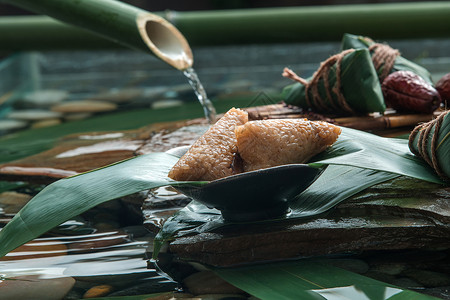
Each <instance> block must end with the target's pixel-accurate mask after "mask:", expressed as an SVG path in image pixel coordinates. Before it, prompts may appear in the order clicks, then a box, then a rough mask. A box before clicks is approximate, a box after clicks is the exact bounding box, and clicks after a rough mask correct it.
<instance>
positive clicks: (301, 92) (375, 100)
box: [282, 49, 386, 114]
mask: <svg viewBox="0 0 450 300" xmlns="http://www.w3.org/2000/svg"><path fill="white" fill-rule="evenodd" d="M336 76H337V75H336V66H333V68H331V70H330V74H329V75H328V81H329V82H328V84H329V86H330V87H333V86H334V85H335V83H336ZM340 76H341V86H340V89H341V91H342V94H343V95H344V98H345V99H346V101H347V103H348V105H349V106H350V107H351V108H352V109H353V110H355V111H356V112H359V113H368V112H384V110H385V109H386V105H385V103H384V99H383V95H382V92H381V86H380V83H379V80H378V75H377V73H376V70H375V68H374V66H373V64H372V59H371V57H370V53H369V51H368V50H367V49H358V50H355V51H354V52H353V53H349V54H347V55H346V56H344V58H343V60H342V64H341V74H340ZM311 79H312V77H311V78H309V79H308V80H311ZM330 89H331V88H330ZM318 91H319V94H320V96H321V98H322V99H324V101H326V102H327V105H328V109H327V110H325V111H327V112H334V113H336V109H334V110H333V106H332V104H331V103H338V100H337V96H336V94H335V92H334V91H333V92H331V93H330V95H331V97H332V98H333V99H334V100H333V101H330V100H327V99H328V97H327V93H326V88H325V85H324V83H323V82H322V81H319V84H318ZM282 95H283V97H284V99H285V101H286V103H289V104H294V105H297V106H300V107H303V108H311V107H310V106H309V104H308V101H306V88H305V86H304V85H303V84H301V83H294V84H291V85H288V86H286V87H285V88H284V89H283V91H282ZM330 102H331V103H330ZM339 108H341V109H339V110H338V111H341V112H342V113H347V114H348V112H346V111H345V110H343V109H342V107H339ZM318 112H319V111H318ZM322 112H323V110H322Z"/></svg>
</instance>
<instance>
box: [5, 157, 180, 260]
mask: <svg viewBox="0 0 450 300" xmlns="http://www.w3.org/2000/svg"><path fill="white" fill-rule="evenodd" d="M177 160H178V157H175V156H173V155H170V154H166V153H152V154H148V155H142V156H138V157H135V158H132V159H129V160H125V161H123V162H120V163H116V164H113V165H110V166H107V167H104V168H101V169H97V170H95V171H91V172H87V173H84V174H81V175H77V176H73V177H70V178H66V179H61V180H59V181H57V182H55V183H52V184H50V185H49V186H47V187H46V188H44V189H43V190H42V191H41V192H40V193H39V194H37V195H36V196H35V197H34V198H33V199H32V200H31V201H29V202H28V203H27V204H26V205H25V206H24V207H23V208H22V209H21V210H20V211H19V213H17V215H15V216H14V218H13V219H12V220H11V221H10V222H9V223H8V224H7V225H6V226H5V227H4V228H3V229H2V230H1V231H0V245H1V246H0V257H1V256H4V255H6V254H7V253H8V252H9V251H11V250H13V249H15V248H17V247H18V246H20V245H22V244H24V243H26V242H28V241H30V240H32V239H34V238H36V237H38V236H40V235H41V234H43V233H45V232H47V231H48V230H50V229H52V228H53V227H55V226H57V225H59V224H61V223H63V222H64V221H66V220H68V219H70V218H72V217H74V216H77V215H79V214H81V213H83V212H85V211H87V210H89V209H90V208H92V207H94V206H96V205H98V204H100V203H103V202H105V201H109V200H112V199H116V198H119V197H123V196H126V195H130V194H133V193H136V192H139V191H142V190H147V189H152V188H156V187H160V186H165V185H176V184H178V183H179V182H177V181H173V180H172V179H170V178H168V177H167V174H168V171H169V170H170V168H171V167H172V166H173V165H174V164H175V162H176V161H177Z"/></svg>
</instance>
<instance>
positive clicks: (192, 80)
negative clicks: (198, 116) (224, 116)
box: [183, 67, 216, 124]
mask: <svg viewBox="0 0 450 300" xmlns="http://www.w3.org/2000/svg"><path fill="white" fill-rule="evenodd" d="M183 74H184V76H186V78H187V79H188V81H189V84H190V85H191V87H192V88H193V89H194V92H195V95H196V96H197V99H198V101H199V102H200V104H201V105H202V107H203V111H204V113H205V117H206V118H207V119H208V121H209V123H210V124H212V123H214V122H215V121H216V109H215V108H214V105H213V104H212V102H211V100H209V99H208V96H207V95H206V91H205V88H204V87H203V85H202V83H201V82H200V79H199V78H198V75H197V73H196V72H195V70H194V68H192V67H189V68H187V69H185V70H183Z"/></svg>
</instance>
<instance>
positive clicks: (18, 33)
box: [0, 0, 450, 51]
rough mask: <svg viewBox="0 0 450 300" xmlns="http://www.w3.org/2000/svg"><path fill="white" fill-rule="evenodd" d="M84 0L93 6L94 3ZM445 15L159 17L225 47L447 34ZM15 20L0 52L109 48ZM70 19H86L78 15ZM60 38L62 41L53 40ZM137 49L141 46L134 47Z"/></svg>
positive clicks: (42, 23)
mask: <svg viewBox="0 0 450 300" xmlns="http://www.w3.org/2000/svg"><path fill="white" fill-rule="evenodd" d="M0 1H4V2H8V3H11V4H13V5H20V4H22V5H23V3H28V4H30V3H31V4H34V5H35V6H37V4H36V3H39V5H40V4H41V3H47V2H61V5H65V4H66V3H68V2H70V3H71V2H74V1H73V0H64V1H62V0H60V1H58V0H56V1H55V0H54V1H49V0H45V1H41V0H40V1H37V0H34V1H33V0H28V1H25V0H17V1H14V0H0ZM33 2H35V3H33ZM81 2H86V1H81ZM90 2H92V3H94V4H95V3H96V2H97V1H90ZM100 2H104V1H100ZM160 15H161V16H162V15H163V14H160ZM449 15H450V1H446V2H431V1H430V2H413V3H389V4H356V5H328V6H309V7H289V8H267V9H246V10H244V9H242V10H223V11H201V12H173V11H169V12H166V13H165V14H164V17H165V18H166V19H167V20H169V21H170V22H172V23H173V24H174V25H175V26H176V27H177V28H178V29H179V30H180V31H181V32H182V33H183V35H184V36H185V37H186V38H187V39H188V40H189V43H190V44H191V45H226V44H249V43H286V42H312V41H340V40H341V39H342V35H343V34H344V33H346V32H347V33H353V34H361V35H366V36H370V37H373V38H375V39H394V38H414V39H416V38H432V37H450V18H449V17H448V16H449ZM15 19H16V20H15V21H14V20H12V18H10V17H3V18H0V51H1V50H3V51H7V50H21V49H22V50H30V49H68V48H72V49H74V48H83V49H92V48H94V49H95V48H107V47H115V44H114V43H112V42H105V41H103V40H101V39H96V37H95V36H94V35H93V34H90V33H88V32H85V31H83V30H80V29H78V28H74V27H71V26H68V25H63V24H61V23H59V22H57V21H55V20H52V19H50V18H47V17H41V16H34V17H20V18H15ZM75 21H78V22H91V21H90V20H88V21H84V20H83V19H80V20H75ZM94 21H95V20H94ZM72 24H74V23H73V22H72ZM103 27H106V28H104V29H105V31H106V32H107V33H108V31H109V33H110V34H111V33H116V34H117V35H118V36H117V37H116V38H114V40H119V41H120V40H122V37H121V34H122V33H123V31H124V30H118V28H117V27H119V26H114V24H110V23H108V22H106V24H105V26H103ZM113 31H114V32H113ZM116 31H117V32H116ZM38 33H39V34H38ZM123 34H125V33H123ZM125 35H126V34H125ZM60 40H61V41H64V43H58V41H60ZM135 46H136V45H135ZM134 48H136V47H134ZM137 48H142V47H141V45H139V47H137ZM147 50H148V49H147Z"/></svg>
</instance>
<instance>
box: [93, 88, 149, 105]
mask: <svg viewBox="0 0 450 300" xmlns="http://www.w3.org/2000/svg"><path fill="white" fill-rule="evenodd" d="M143 94H144V90H143V89H140V88H125V89H117V88H114V89H111V90H109V91H105V92H101V93H98V94H96V95H93V96H92V97H91V100H101V101H108V102H114V103H125V102H130V101H132V100H133V99H135V98H138V97H142V95H143Z"/></svg>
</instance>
